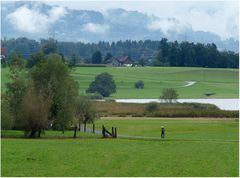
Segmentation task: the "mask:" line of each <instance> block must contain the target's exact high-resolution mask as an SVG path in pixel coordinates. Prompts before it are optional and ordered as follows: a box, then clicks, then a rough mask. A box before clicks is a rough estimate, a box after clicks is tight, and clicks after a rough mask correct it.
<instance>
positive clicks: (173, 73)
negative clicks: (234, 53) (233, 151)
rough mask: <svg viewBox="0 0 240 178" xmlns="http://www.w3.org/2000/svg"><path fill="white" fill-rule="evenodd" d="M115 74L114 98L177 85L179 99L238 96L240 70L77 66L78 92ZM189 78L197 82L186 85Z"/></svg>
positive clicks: (5, 78)
mask: <svg viewBox="0 0 240 178" xmlns="http://www.w3.org/2000/svg"><path fill="white" fill-rule="evenodd" d="M102 72H108V73H110V74H112V76H113V78H114V80H115V82H116V85H117V93H115V94H113V95H112V96H111V97H112V98H149V99H151V98H159V96H160V95H161V91H162V89H163V88H175V89H176V90H177V92H178V93H179V98H206V96H205V93H215V95H212V96H211V97H210V98H238V91H239V81H238V72H239V70H238V69H212V68H194V67H76V68H73V69H72V72H71V75H72V76H73V77H74V79H75V80H76V81H78V82H79V92H80V93H81V94H85V90H86V89H87V88H88V86H89V84H90V83H91V82H92V81H93V80H94V78H95V76H96V75H98V74H100V73H102ZM1 79H2V91H5V90H6V86H5V83H6V82H8V81H9V78H8V69H7V68H3V69H2V77H1ZM138 80H142V81H143V82H144V84H145V86H144V89H135V88H134V84H135V82H137V81H138ZM187 81H192V82H196V83H195V84H193V85H191V86H188V87H184V85H186V84H188V83H187Z"/></svg>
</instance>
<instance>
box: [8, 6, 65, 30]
mask: <svg viewBox="0 0 240 178" xmlns="http://www.w3.org/2000/svg"><path fill="white" fill-rule="evenodd" d="M65 14H66V10H65V8H63V7H52V8H51V9H50V10H49V11H48V12H47V14H43V13H41V12H40V11H39V9H38V8H37V7H34V8H33V9H30V8H28V7H27V6H22V7H19V8H18V9H16V10H15V11H14V12H12V13H10V14H8V15H7V17H6V18H7V20H9V21H10V23H11V24H12V25H13V26H14V27H15V28H16V29H17V30H19V31H23V32H28V33H36V32H44V31H46V30H48V28H49V26H50V25H52V24H53V23H55V22H56V21H58V20H59V19H61V18H62V17H63V16H64V15H65Z"/></svg>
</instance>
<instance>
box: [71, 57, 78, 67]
mask: <svg viewBox="0 0 240 178" xmlns="http://www.w3.org/2000/svg"><path fill="white" fill-rule="evenodd" d="M76 65H77V58H76V55H75V54H73V55H72V56H71V61H70V66H76Z"/></svg>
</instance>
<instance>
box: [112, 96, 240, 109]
mask: <svg viewBox="0 0 240 178" xmlns="http://www.w3.org/2000/svg"><path fill="white" fill-rule="evenodd" d="M177 101H178V102H179V103H207V104H214V105H216V106H217V107H218V108H220V109H223V110H231V111H234V110H239V99H178V100H177ZM116 102H118V103H149V102H160V100H159V99H116Z"/></svg>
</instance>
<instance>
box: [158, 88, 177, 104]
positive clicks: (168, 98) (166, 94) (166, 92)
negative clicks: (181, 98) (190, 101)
mask: <svg viewBox="0 0 240 178" xmlns="http://www.w3.org/2000/svg"><path fill="white" fill-rule="evenodd" d="M177 97H178V94H177V91H176V90H175V89H173V88H166V89H163V91H162V96H160V99H161V100H163V101H165V102H166V103H173V102H176V100H177Z"/></svg>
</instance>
